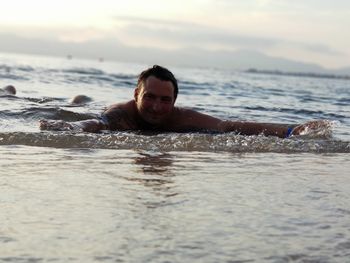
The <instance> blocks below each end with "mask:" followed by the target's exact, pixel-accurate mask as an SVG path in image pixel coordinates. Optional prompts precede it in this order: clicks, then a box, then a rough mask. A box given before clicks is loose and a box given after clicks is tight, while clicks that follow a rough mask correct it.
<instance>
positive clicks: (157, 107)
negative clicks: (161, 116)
mask: <svg viewBox="0 0 350 263" xmlns="http://www.w3.org/2000/svg"><path fill="white" fill-rule="evenodd" d="M152 109H153V110H154V111H159V110H160V109H161V105H160V100H158V99H157V100H155V101H154V102H153V104H152Z"/></svg>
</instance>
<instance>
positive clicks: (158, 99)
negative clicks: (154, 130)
mask: <svg viewBox="0 0 350 263" xmlns="http://www.w3.org/2000/svg"><path fill="white" fill-rule="evenodd" d="M177 93H178V86H177V80H176V79H175V77H174V75H173V74H172V73H171V72H170V71H169V70H167V69H166V68H163V67H161V66H158V65H155V66H153V67H152V68H149V69H147V70H145V71H143V72H142V73H141V74H140V76H139V79H138V82H137V87H136V89H135V92H134V98H135V103H136V107H137V110H138V113H139V115H140V116H141V118H142V119H143V120H144V121H146V122H147V123H150V124H152V125H161V124H163V123H164V122H166V121H167V119H168V118H169V117H170V115H171V113H172V110H173V108H174V104H175V100H176V97H177Z"/></svg>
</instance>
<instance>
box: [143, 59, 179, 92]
mask: <svg viewBox="0 0 350 263" xmlns="http://www.w3.org/2000/svg"><path fill="white" fill-rule="evenodd" d="M150 76H154V77H156V78H157V79H160V80H163V81H171V83H172V84H173V86H174V97H175V99H176V97H177V93H178V91H179V89H178V86H177V80H176V78H175V76H174V75H173V73H171V72H170V70H168V69H166V68H164V67H161V66H158V65H154V66H153V67H151V68H148V69H146V70H144V71H142V72H141V74H140V76H139V79H138V80H137V87H141V85H142V84H144V83H145V81H146V79H147V78H148V77H150Z"/></svg>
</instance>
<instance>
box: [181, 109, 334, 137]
mask: <svg viewBox="0 0 350 263" xmlns="http://www.w3.org/2000/svg"><path fill="white" fill-rule="evenodd" d="M179 116H180V118H179V119H180V122H181V125H182V126H183V127H184V128H186V127H188V130H191V129H192V130H193V131H195V130H197V131H201V130H202V131H214V132H236V133H238V134H241V135H259V134H262V135H265V136H277V137H280V138H287V137H290V136H292V135H301V134H303V133H305V132H307V131H310V130H316V129H320V128H322V127H326V126H327V127H328V126H329V123H328V122H327V121H322V120H320V121H310V122H306V123H304V124H277V123H258V122H245V121H230V120H221V119H218V118H215V117H212V116H209V115H206V114H202V113H199V112H196V111H193V110H189V109H179Z"/></svg>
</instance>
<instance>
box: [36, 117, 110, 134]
mask: <svg viewBox="0 0 350 263" xmlns="http://www.w3.org/2000/svg"><path fill="white" fill-rule="evenodd" d="M39 127H40V130H52V131H84V132H99V131H101V130H105V129H108V125H107V124H106V123H104V122H103V121H102V120H100V119H91V120H84V121H76V122H65V121H48V120H40V121H39Z"/></svg>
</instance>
